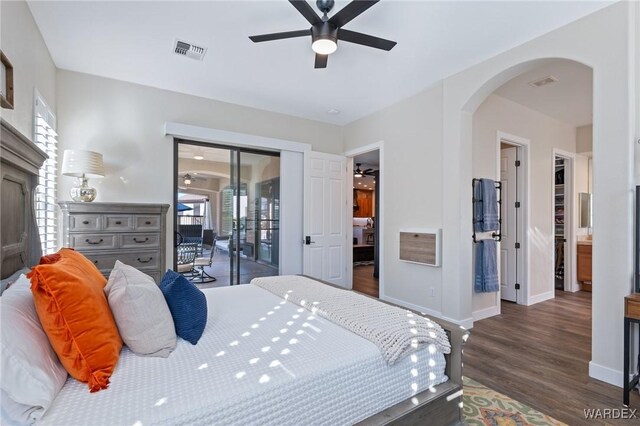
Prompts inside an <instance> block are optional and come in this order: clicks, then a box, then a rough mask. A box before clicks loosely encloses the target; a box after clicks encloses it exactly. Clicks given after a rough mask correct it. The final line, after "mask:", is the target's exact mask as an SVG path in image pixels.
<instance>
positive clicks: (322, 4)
mask: <svg viewBox="0 0 640 426" xmlns="http://www.w3.org/2000/svg"><path fill="white" fill-rule="evenodd" d="M378 1H380V0H354V1H352V2H351V3H349V4H347V5H346V6H345V7H343V8H342V9H341V10H340V11H339V12H338V13H336V14H335V15H333V16H332V17H331V18H329V17H328V16H327V14H328V13H329V12H330V11H331V9H332V8H333V6H334V4H335V1H334V0H317V1H316V6H317V7H318V9H320V11H321V12H322V14H323V15H322V18H320V17H319V16H318V14H317V13H316V12H315V11H314V10H313V8H312V7H311V6H309V3H307V2H306V0H289V3H291V4H292V5H293V7H295V8H296V9H297V10H298V12H300V13H301V14H302V16H304V17H305V19H306V20H307V21H309V23H310V24H311V28H309V29H308V30H299V31H286V32H282V33H272V34H262V35H255V36H250V37H249V38H250V39H251V41H253V42H254V43H260V42H263V41H271V40H282V39H286V38H295V37H305V36H311V48H312V49H313V51H314V52H315V53H316V59H315V68H326V67H327V59H328V57H329V55H330V54H331V53H333V52H335V51H336V49H337V48H338V40H340V41H347V42H349V43H355V44H361V45H363V46H369V47H373V48H376V49H382V50H387V51H389V50H391V49H393V46H395V45H396V42H395V41H391V40H385V39H383V38H379V37H374V36H371V35H368V34H362V33H358V32H355V31H349V30H345V29H344V28H342V27H344V26H345V25H346V24H347V23H349V22H350V21H351V20H352V19H354V18H355V17H357V16H358V15H360V14H361V13H362V12H364V11H365V10H367V9H369V8H370V7H371V6H373V5H374V4H376V3H377V2H378Z"/></svg>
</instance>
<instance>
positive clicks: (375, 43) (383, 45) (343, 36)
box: [338, 28, 397, 51]
mask: <svg viewBox="0 0 640 426" xmlns="http://www.w3.org/2000/svg"><path fill="white" fill-rule="evenodd" d="M338 40H342V41H348V42H349V43H355V44H361V45H363V46H369V47H374V48H376V49H382V50H387V51H388V50H391V49H393V46H395V45H396V44H397V43H396V42H395V41H391V40H386V39H384V38H380V37H374V36H370V35H368V34H362V33H357V32H355V31H349V30H345V29H342V28H340V29H339V30H338Z"/></svg>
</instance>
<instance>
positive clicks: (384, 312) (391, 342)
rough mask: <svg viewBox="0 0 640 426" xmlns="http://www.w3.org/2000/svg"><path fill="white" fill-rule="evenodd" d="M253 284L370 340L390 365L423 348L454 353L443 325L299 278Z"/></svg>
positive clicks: (278, 278)
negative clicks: (425, 346)
mask: <svg viewBox="0 0 640 426" xmlns="http://www.w3.org/2000/svg"><path fill="white" fill-rule="evenodd" d="M251 283H252V284H255V285H257V286H258V287H261V288H263V289H265V290H267V291H269V292H271V293H273V294H275V295H276V296H279V297H282V298H283V299H285V300H288V301H289V302H293V303H295V304H297V305H300V306H301V307H303V308H306V309H308V310H310V311H311V312H313V313H314V314H315V315H318V316H321V317H323V318H326V319H328V320H330V321H331V322H333V323H335V324H337V325H339V326H341V327H343V328H346V329H347V330H349V331H351V332H353V333H356V334H357V335H359V336H361V337H363V338H365V339H367V340H369V341H370V342H372V343H374V344H375V345H376V346H378V348H380V351H381V352H382V356H383V357H384V359H385V360H386V361H387V364H389V365H392V364H394V363H395V362H396V361H398V360H400V359H402V358H403V357H405V356H407V355H409V354H410V353H412V352H414V351H416V350H417V349H418V348H419V347H421V346H423V345H430V348H429V350H430V351H431V352H435V351H440V352H442V353H445V354H448V353H450V352H451V345H450V343H449V339H448V337H447V334H446V333H445V331H444V330H443V329H442V327H440V325H438V324H436V323H435V322H433V321H431V320H430V319H429V318H426V317H423V316H421V315H418V314H415V313H413V312H411V311H408V310H406V309H402V308H398V307H395V306H391V305H387V304H386V303H383V302H380V301H378V300H374V299H372V298H369V297H366V296H363V295H360V294H357V293H354V292H351V291H347V290H342V289H338V288H335V287H331V286H329V285H326V284H323V283H321V282H318V281H315V280H312V279H310V278H306V277H302V276H297V275H284V276H278V277H264V278H254V279H253V280H252V281H251Z"/></svg>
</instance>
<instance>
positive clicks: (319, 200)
mask: <svg viewBox="0 0 640 426" xmlns="http://www.w3.org/2000/svg"><path fill="white" fill-rule="evenodd" d="M346 169H347V159H346V157H343V156H340V155H332V154H324V153H320V152H313V151H307V152H305V153H304V235H305V241H304V246H303V247H304V250H303V258H304V263H303V265H304V266H303V272H304V274H305V275H308V276H311V277H314V278H318V279H321V280H324V281H328V282H330V283H332V284H337V285H340V286H345V287H346V286H347V285H348V280H347V274H346V262H345V261H346V259H347V250H349V249H350V248H351V246H350V245H349V244H347V242H348V241H347V230H346V226H345V217H346V214H347V211H346V208H347V194H346V184H345V179H346Z"/></svg>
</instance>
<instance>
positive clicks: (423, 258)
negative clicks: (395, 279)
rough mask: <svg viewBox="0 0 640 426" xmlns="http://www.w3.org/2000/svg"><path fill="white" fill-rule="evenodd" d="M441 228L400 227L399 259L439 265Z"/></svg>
mask: <svg viewBox="0 0 640 426" xmlns="http://www.w3.org/2000/svg"><path fill="white" fill-rule="evenodd" d="M441 241H442V230H441V229H401V230H400V244H399V247H400V260H403V261H405V262H413V263H420V264H423V265H429V266H440V245H441Z"/></svg>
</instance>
